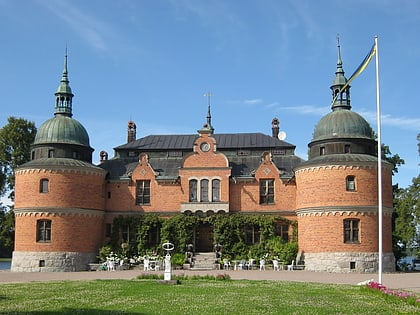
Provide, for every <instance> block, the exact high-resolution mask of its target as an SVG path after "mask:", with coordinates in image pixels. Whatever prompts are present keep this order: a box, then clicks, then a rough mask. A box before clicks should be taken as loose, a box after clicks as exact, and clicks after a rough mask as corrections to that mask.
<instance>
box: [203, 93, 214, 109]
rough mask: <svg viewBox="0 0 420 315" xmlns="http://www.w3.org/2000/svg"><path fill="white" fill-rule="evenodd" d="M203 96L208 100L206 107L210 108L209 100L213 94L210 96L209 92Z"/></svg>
mask: <svg viewBox="0 0 420 315" xmlns="http://www.w3.org/2000/svg"><path fill="white" fill-rule="evenodd" d="M204 96H205V97H207V99H208V105H209V106H210V99H211V97H212V96H213V94H211V93H210V92H207V93H204Z"/></svg>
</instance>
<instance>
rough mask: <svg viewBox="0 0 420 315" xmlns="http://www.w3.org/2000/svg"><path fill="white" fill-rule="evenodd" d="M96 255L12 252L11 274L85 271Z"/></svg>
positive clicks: (95, 258) (95, 259)
mask: <svg viewBox="0 0 420 315" xmlns="http://www.w3.org/2000/svg"><path fill="white" fill-rule="evenodd" d="M96 256H97V253H78V252H17V251H14V252H13V257H12V266H11V271H12V272H57V271H59V272H61V271H85V270H88V264H89V263H91V262H95V261H97V257H96Z"/></svg>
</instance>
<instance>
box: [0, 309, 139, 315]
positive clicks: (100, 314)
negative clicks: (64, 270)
mask: <svg viewBox="0 0 420 315" xmlns="http://www.w3.org/2000/svg"><path fill="white" fill-rule="evenodd" d="M17 314H19V315H29V314H31V315H53V314H54V315H67V314H68V315H74V314H89V315H105V314H106V315H117V314H121V315H145V314H146V313H133V312H125V311H111V310H98V309H83V308H63V309H61V310H55V311H28V312H21V311H19V312H13V311H11V312H2V311H0V315H17Z"/></svg>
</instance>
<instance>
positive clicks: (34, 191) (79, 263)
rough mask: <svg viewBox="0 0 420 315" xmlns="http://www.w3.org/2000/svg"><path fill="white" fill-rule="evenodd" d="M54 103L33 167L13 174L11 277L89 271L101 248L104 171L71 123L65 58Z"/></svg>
mask: <svg viewBox="0 0 420 315" xmlns="http://www.w3.org/2000/svg"><path fill="white" fill-rule="evenodd" d="M55 97H56V101H55V111H54V117H53V118H51V119H49V120H47V121H46V122H45V123H43V124H42V125H41V126H40V127H39V129H38V131H37V134H36V137H35V141H34V144H33V146H32V150H31V161H29V162H28V163H26V164H24V165H22V166H21V167H19V168H18V169H16V170H15V175H16V183H15V185H16V186H15V208H14V212H15V216H16V226H15V250H14V252H13V259H12V267H11V270H12V271H79V270H87V266H88V263H90V262H94V261H95V260H96V256H97V252H98V249H99V247H100V246H101V245H102V239H103V233H104V232H103V218H104V196H103V186H104V180H105V171H104V170H103V169H101V168H99V167H96V166H94V165H93V164H92V163H91V161H92V152H93V149H92V148H91V147H90V145H89V136H88V133H87V131H86V129H85V128H84V127H83V126H82V124H81V123H80V122H78V121H77V120H75V119H74V118H72V100H73V93H72V91H71V88H70V85H69V80H68V73H67V55H66V56H65V59H64V70H63V74H62V78H61V82H60V85H59V87H58V89H57V92H56V93H55Z"/></svg>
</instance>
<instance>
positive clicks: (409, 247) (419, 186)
mask: <svg viewBox="0 0 420 315" xmlns="http://www.w3.org/2000/svg"><path fill="white" fill-rule="evenodd" d="M395 213H396V219H395V231H394V236H395V238H396V241H397V242H398V245H399V246H400V247H401V248H402V249H403V250H406V251H407V252H406V254H413V255H420V247H419V246H420V235H419V233H420V231H419V226H420V175H419V176H417V177H416V178H413V181H412V184H411V185H410V186H409V187H408V188H406V189H399V191H398V193H397V195H396V198H395Z"/></svg>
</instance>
